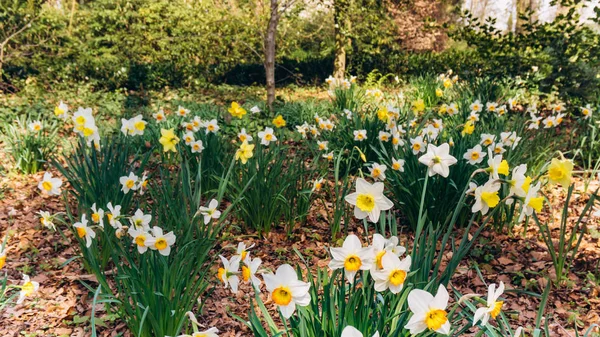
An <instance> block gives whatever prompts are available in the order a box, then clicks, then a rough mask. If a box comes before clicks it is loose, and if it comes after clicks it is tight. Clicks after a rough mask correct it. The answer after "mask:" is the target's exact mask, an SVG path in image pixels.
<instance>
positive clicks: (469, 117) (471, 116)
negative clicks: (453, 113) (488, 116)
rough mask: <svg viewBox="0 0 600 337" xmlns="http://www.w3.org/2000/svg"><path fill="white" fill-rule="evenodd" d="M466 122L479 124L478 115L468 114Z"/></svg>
mask: <svg viewBox="0 0 600 337" xmlns="http://www.w3.org/2000/svg"><path fill="white" fill-rule="evenodd" d="M467 120H469V121H471V122H473V123H475V122H479V114H478V113H477V112H475V111H471V113H470V114H469V116H468V117H467Z"/></svg>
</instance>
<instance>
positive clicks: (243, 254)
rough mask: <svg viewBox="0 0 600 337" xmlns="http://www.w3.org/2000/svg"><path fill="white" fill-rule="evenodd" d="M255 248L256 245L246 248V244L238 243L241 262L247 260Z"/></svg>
mask: <svg viewBox="0 0 600 337" xmlns="http://www.w3.org/2000/svg"><path fill="white" fill-rule="evenodd" d="M254 246H255V244H254V243H253V244H251V245H250V246H246V243H245V242H240V243H238V246H237V250H236V254H237V255H239V256H240V257H241V260H242V261H243V260H245V259H246V256H247V255H248V253H249V252H250V249H252V248H253V247H254Z"/></svg>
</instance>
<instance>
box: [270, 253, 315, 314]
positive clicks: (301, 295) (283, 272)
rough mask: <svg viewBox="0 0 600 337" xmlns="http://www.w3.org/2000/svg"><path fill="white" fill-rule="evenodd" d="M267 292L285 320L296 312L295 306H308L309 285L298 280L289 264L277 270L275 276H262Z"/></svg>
mask: <svg viewBox="0 0 600 337" xmlns="http://www.w3.org/2000/svg"><path fill="white" fill-rule="evenodd" d="M263 279H264V281H265V285H266V287H267V291H268V292H269V293H270V294H271V299H272V300H273V302H275V304H277V306H278V307H279V310H281V314H282V315H283V317H285V318H290V317H292V315H293V314H294V311H296V306H297V305H299V306H307V305H309V304H310V293H309V292H308V291H309V289H310V283H306V282H302V281H300V280H298V275H297V274H296V271H294V268H292V266H290V265H289V264H284V265H281V266H279V268H277V271H276V272H275V274H274V275H273V274H263Z"/></svg>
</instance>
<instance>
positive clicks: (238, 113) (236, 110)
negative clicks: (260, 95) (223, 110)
mask: <svg viewBox="0 0 600 337" xmlns="http://www.w3.org/2000/svg"><path fill="white" fill-rule="evenodd" d="M227 111H229V113H230V114H231V115H232V116H233V117H237V118H240V119H241V118H242V117H244V115H245V114H246V109H244V108H243V107H242V106H241V105H239V104H238V103H237V102H231V107H230V108H229V109H228V110H227Z"/></svg>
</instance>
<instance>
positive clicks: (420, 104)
mask: <svg viewBox="0 0 600 337" xmlns="http://www.w3.org/2000/svg"><path fill="white" fill-rule="evenodd" d="M412 110H413V112H414V113H416V114H418V113H420V112H423V111H425V101H423V100H422V99H417V100H415V101H413V102H412Z"/></svg>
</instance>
